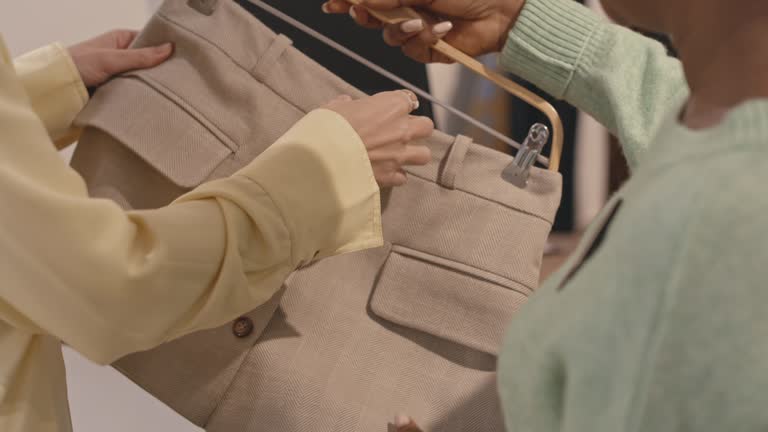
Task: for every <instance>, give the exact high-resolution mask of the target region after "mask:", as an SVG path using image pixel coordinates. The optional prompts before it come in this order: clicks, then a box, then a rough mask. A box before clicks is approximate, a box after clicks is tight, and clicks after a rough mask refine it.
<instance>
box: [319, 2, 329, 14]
mask: <svg viewBox="0 0 768 432" xmlns="http://www.w3.org/2000/svg"><path fill="white" fill-rule="evenodd" d="M320 9H322V10H323V13H327V14H329V13H331V6H330V5H329V4H328V2H325V3H323V5H322V6H321V7H320Z"/></svg>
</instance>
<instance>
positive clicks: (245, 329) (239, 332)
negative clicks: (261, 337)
mask: <svg viewBox="0 0 768 432" xmlns="http://www.w3.org/2000/svg"><path fill="white" fill-rule="evenodd" d="M232 333H234V334H235V336H237V337H239V338H244V337H248V336H250V335H251V333H253V321H251V319H250V318H248V317H240V318H238V319H236V320H235V322H234V324H232Z"/></svg>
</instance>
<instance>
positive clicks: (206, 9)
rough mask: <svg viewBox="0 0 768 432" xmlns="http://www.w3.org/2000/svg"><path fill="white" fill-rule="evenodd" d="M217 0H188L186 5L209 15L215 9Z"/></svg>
mask: <svg viewBox="0 0 768 432" xmlns="http://www.w3.org/2000/svg"><path fill="white" fill-rule="evenodd" d="M218 4H219V0H188V1H187V5H189V7H191V8H192V9H194V10H196V11H198V12H200V13H201V14H203V15H206V16H211V15H213V12H215V11H216V5H218Z"/></svg>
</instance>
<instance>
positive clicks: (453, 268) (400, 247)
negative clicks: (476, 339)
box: [390, 243, 535, 294]
mask: <svg viewBox="0 0 768 432" xmlns="http://www.w3.org/2000/svg"><path fill="white" fill-rule="evenodd" d="M397 249H410V250H412V251H414V252H418V253H420V254H424V255H428V256H433V257H436V258H440V259H442V260H445V261H449V262H452V263H456V264H460V265H462V266H466V267H469V268H471V269H474V270H477V271H478V272H482V273H487V274H490V275H493V276H496V277H498V278H499V279H503V280H505V281H510V282H514V283H516V284H518V285H522V286H523V287H525V288H527V289H528V290H529V291H530V293H528V294H533V292H535V289H534V288H531V287H530V286H529V285H528V284H526V283H523V282H521V281H519V280H517V279H510V278H509V277H507V276H502V275H500V274H498V273H495V272H492V271H489V270H486V269H481V268H479V267H477V266H474V265H472V264H467V263H463V262H460V261H456V260H455V259H451V258H447V257H444V256H442V255H438V254H436V253H433V252H426V251H422V250H419V249H416V248H413V247H411V246H407V245H404V244H399V243H392V249H391V250H390V253H397V254H399V255H403V256H407V257H409V258H413V259H417V260H419V261H422V262H428V263H429V264H432V265H438V266H440V267H443V268H447V269H450V270H452V271H456V272H457V273H463V274H465V275H468V276H473V277H477V278H479V279H482V280H484V281H486V282H490V283H493V284H496V285H500V284H499V283H498V282H494V281H492V280H488V279H487V278H484V277H483V276H482V275H478V274H476V273H470V272H468V271H466V270H461V269H457V268H455V267H450V266H448V265H445V264H443V265H441V264H440V263H436V262H432V261H427V260H426V259H425V258H419V257H416V256H412V255H409V254H408V253H404V252H400V251H398V250H397ZM509 289H511V290H513V291H516V292H519V293H521V294H525V293H522V292H520V291H519V290H516V289H514V288H511V287H510V288H509Z"/></svg>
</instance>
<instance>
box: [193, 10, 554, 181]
mask: <svg viewBox="0 0 768 432" xmlns="http://www.w3.org/2000/svg"><path fill="white" fill-rule="evenodd" d="M219 1H220V0H188V1H187V4H188V5H189V6H190V7H192V8H194V9H195V10H197V11H199V12H200V13H202V14H204V15H212V14H213V12H214V11H215V10H216V6H217V4H218V3H219ZM248 1H249V2H251V3H253V4H254V5H255V6H257V7H258V8H260V9H262V10H263V11H265V12H267V13H269V14H270V15H272V16H274V17H276V18H278V19H280V20H281V21H283V22H285V23H287V24H289V25H291V26H292V27H294V28H296V29H297V30H299V31H301V32H303V33H306V34H308V35H309V36H311V37H313V38H315V39H317V40H318V41H320V42H322V43H323V44H325V45H328V46H330V47H331V48H333V49H335V50H336V51H338V52H340V53H342V54H344V55H345V56H347V57H349V58H351V59H353V60H355V61H356V62H358V63H360V64H362V65H363V66H365V67H367V68H369V69H371V70H373V71H374V72H376V73H378V74H380V75H382V76H384V77H386V78H388V79H390V80H392V81H394V82H396V83H397V84H399V85H401V86H403V87H404V88H407V89H409V90H411V91H413V92H414V93H416V94H417V95H419V96H421V97H423V98H424V99H427V100H428V101H430V102H432V103H435V104H436V105H439V106H441V107H443V108H445V109H446V110H447V111H448V112H449V113H451V114H453V115H455V116H457V117H459V118H461V119H463V120H465V121H467V122H468V123H471V124H472V125H474V126H475V127H477V128H479V129H480V130H482V131H484V132H486V133H488V134H489V135H491V136H493V137H494V138H497V139H499V140H500V141H502V142H504V143H506V144H508V145H509V146H510V147H513V148H515V149H521V146H520V144H518V143H516V142H515V141H514V140H512V139H511V138H509V137H508V136H506V135H504V134H502V133H500V132H498V131H497V130H495V129H493V128H491V127H489V126H487V125H486V124H484V123H482V122H480V121H479V120H477V119H475V118H473V117H472V116H470V115H468V114H466V113H464V112H462V111H460V110H458V109H456V108H454V107H453V106H451V105H450V104H448V103H445V102H443V101H440V100H439V99H437V98H435V97H434V96H432V95H431V94H430V93H428V92H426V91H424V90H422V89H421V88H419V87H417V86H415V85H413V84H411V83H409V82H408V81H405V80H404V79H402V78H400V77H399V76H397V75H395V74H393V73H392V72H390V71H388V70H386V69H384V68H382V67H381V66H379V65H377V64H375V63H372V62H371V61H369V60H367V59H366V58H364V57H362V56H360V55H359V54H357V53H355V52H354V51H351V50H350V49H348V48H346V47H345V46H343V45H341V44H339V43H338V42H336V41H334V40H333V39H330V38H329V37H327V36H325V35H323V34H322V33H320V32H318V31H316V30H314V29H312V28H311V27H308V26H307V25H305V24H304V23H302V22H300V21H298V20H296V19H294V18H293V17H291V16H289V15H287V14H285V13H283V12H281V11H280V10H278V9H276V8H274V7H272V6H270V5H268V4H266V3H264V2H263V1H262V0H248ZM347 1H349V2H350V3H353V4H355V5H361V3H362V0H347ZM369 11H370V12H371V14H372V15H373V16H375V17H376V18H378V19H379V20H380V21H382V22H384V23H388V24H399V23H402V22H404V21H408V20H411V19H414V18H421V15H419V13H418V12H416V11H415V10H414V9H411V8H406V7H403V8H398V9H394V10H391V11H387V12H379V11H373V10H370V9H369ZM433 49H434V50H436V51H438V52H440V53H442V54H444V55H446V56H447V57H449V58H451V59H453V60H455V61H456V62H458V63H461V64H463V65H464V66H466V67H468V68H469V69H470V70H472V71H473V72H475V73H477V74H479V75H481V76H482V77H484V78H486V79H488V80H490V81H491V82H493V83H494V84H496V85H498V86H499V87H501V88H503V89H504V90H506V91H507V92H509V93H511V94H513V95H515V96H516V97H518V98H520V99H522V100H523V101H525V102H527V103H528V104H530V105H532V106H533V107H535V108H536V109H538V110H539V111H541V112H542V113H543V114H544V115H545V116H546V117H547V118H548V119H549V121H550V122H551V123H552V128H553V131H554V134H553V139H552V152H551V154H550V158H549V159H547V158H546V157H544V156H542V155H541V154H540V150H541V149H540V148H539V150H538V151H536V152H535V155H534V156H533V159H530V158H529V157H524V158H523V159H524V160H526V161H528V163H530V165H529V166H528V169H530V166H531V165H533V162H531V160H533V161H538V162H540V163H542V164H544V165H547V167H548V169H549V170H550V171H555V172H557V171H558V170H559V169H560V156H561V155H562V150H563V125H562V122H561V121H560V116H559V115H558V114H557V111H556V110H555V108H554V107H553V106H552V105H551V104H549V103H548V102H547V101H545V100H544V99H542V98H541V97H539V96H538V95H536V94H534V93H533V92H531V91H529V90H527V89H525V88H523V87H521V86H519V85H518V84H516V83H514V82H513V81H511V80H509V79H507V78H506V77H504V76H502V75H501V74H499V73H497V72H494V71H492V70H489V69H487V68H486V67H485V66H483V65H482V64H481V63H480V62H478V61H477V60H475V59H474V58H472V57H470V56H468V55H466V54H464V53H463V52H461V51H459V50H458V49H456V48H454V47H453V46H451V45H449V44H447V43H446V42H444V41H439V42H438V43H437V44H435V45H434V46H433ZM534 127H537V125H534ZM544 129H546V127H545V128H544ZM532 130H533V128H532ZM538 136H541V135H538ZM548 136H549V134H548V131H547V134H546V137H548ZM529 137H530V134H529ZM546 141H547V138H544V141H543V143H542V144H541V146H542V147H543V145H544V144H546ZM526 142H528V139H526ZM523 150H525V146H523V147H522V149H521V151H520V152H518V155H517V156H516V157H515V161H517V162H521V153H522V152H523ZM515 161H513V162H512V164H510V167H509V168H507V170H510V169H514V168H513V165H515V163H516V162H515ZM505 172H506V170H505Z"/></svg>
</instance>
